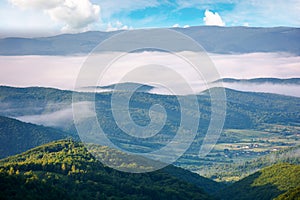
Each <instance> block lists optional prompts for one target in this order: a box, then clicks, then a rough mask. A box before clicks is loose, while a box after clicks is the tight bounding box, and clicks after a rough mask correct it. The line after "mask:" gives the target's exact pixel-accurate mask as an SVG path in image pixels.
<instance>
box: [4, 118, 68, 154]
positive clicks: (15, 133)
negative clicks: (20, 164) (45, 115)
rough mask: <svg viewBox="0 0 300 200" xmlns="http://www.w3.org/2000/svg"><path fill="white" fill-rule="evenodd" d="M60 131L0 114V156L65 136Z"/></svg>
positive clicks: (20, 151)
mask: <svg viewBox="0 0 300 200" xmlns="http://www.w3.org/2000/svg"><path fill="white" fill-rule="evenodd" d="M66 137H68V136H67V133H64V132H62V131H59V130H56V129H53V128H49V127H44V126H39V125H35V124H30V123H24V122H21V121H19V120H15V119H11V118H8V117H3V116H0V158H3V157H7V156H10V155H15V154H18V153H22V152H24V151H26V150H28V149H31V148H33V147H36V146H39V145H42V144H46V143H48V142H51V141H54V140H59V139H63V138H66Z"/></svg>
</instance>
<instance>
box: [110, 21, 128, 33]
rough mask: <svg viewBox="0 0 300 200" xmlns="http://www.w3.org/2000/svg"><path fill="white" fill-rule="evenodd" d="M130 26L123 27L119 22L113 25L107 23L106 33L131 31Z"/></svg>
mask: <svg viewBox="0 0 300 200" xmlns="http://www.w3.org/2000/svg"><path fill="white" fill-rule="evenodd" d="M132 29H133V27H132V26H130V27H129V26H127V25H124V24H123V23H122V22H120V21H116V22H115V23H112V22H109V23H108V24H107V27H106V31H117V30H132Z"/></svg>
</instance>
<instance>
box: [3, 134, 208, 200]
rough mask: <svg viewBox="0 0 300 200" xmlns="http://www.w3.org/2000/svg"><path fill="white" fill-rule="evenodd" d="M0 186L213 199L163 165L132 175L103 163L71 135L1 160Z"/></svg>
mask: <svg viewBox="0 0 300 200" xmlns="http://www.w3.org/2000/svg"><path fill="white" fill-rule="evenodd" d="M100 149H102V150H103V148H102V147H100ZM104 149H106V148H104ZM114 152H115V151H114ZM110 153H111V152H110V150H108V149H107V151H105V153H104V154H105V155H104V156H108V157H110V156H111V154H110ZM110 159H113V157H110ZM172 170H175V171H176V170H177V171H178V172H179V173H181V172H180V170H181V169H179V168H173V169H172ZM203 184H205V182H203ZM12 185H13V187H11V186H12ZM35 186H37V187H35ZM0 191H1V192H0V197H1V199H11V198H15V199H17V197H23V199H29V198H31V199H44V198H47V196H50V197H59V198H60V199H99V198H100V199H211V197H209V196H208V195H207V194H206V193H205V192H203V190H202V189H200V188H199V187H197V186H195V185H193V184H190V183H187V182H186V181H182V180H180V179H178V178H175V177H174V176H172V175H169V174H168V173H167V172H165V171H164V169H162V170H159V171H155V172H151V173H144V174H130V173H123V172H119V171H116V170H114V169H111V168H108V167H105V166H103V165H102V163H100V162H99V161H97V160H95V158H94V157H92V156H91V154H89V153H88V152H87V151H86V149H85V148H84V146H83V145H82V144H80V143H77V142H72V141H67V140H64V141H57V142H52V143H49V144H47V145H43V146H40V147H37V148H34V149H32V150H29V151H27V152H25V153H23V154H20V155H17V156H13V157H9V158H6V159H3V160H0ZM45 191H47V193H45ZM48 199H49V198H48Z"/></svg>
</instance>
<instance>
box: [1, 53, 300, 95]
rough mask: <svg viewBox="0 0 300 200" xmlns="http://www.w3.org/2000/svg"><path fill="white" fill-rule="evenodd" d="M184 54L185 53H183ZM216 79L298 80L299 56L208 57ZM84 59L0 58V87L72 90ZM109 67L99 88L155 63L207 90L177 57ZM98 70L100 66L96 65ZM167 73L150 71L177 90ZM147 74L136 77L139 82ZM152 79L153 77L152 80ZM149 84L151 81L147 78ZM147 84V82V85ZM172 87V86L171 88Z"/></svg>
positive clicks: (295, 91)
mask: <svg viewBox="0 0 300 200" xmlns="http://www.w3.org/2000/svg"><path fill="white" fill-rule="evenodd" d="M187 53H188V52H187ZM209 56H210V59H211V60H212V61H213V63H214V65H215V67H216V69H217V70H218V72H219V74H220V78H237V79H250V78H259V77H274V78H291V77H300V56H293V55H288V54H284V53H250V54H240V55H237V54H236V55H223V54H222V55H221V54H209ZM85 59H86V56H0V66H1V69H0V72H1V73H0V84H1V85H9V86H16V87H28V86H42V87H54V88H60V89H71V90H72V89H74V85H75V82H76V78H77V75H78V73H79V72H80V69H81V66H82V64H83V63H84V61H85ZM122 59H123V60H119V62H118V63H117V64H115V66H114V67H111V68H110V69H109V70H108V71H107V72H106V74H105V76H103V77H102V80H101V85H109V84H113V83H117V82H119V81H120V79H121V78H122V77H123V76H124V75H126V73H128V71H130V70H132V69H133V66H134V67H137V66H146V65H149V64H152V63H153V62H154V61H155V63H161V65H168V66H171V68H172V69H171V70H174V71H176V72H177V73H180V75H182V76H183V77H184V80H187V81H188V83H189V85H190V86H191V87H192V88H193V90H194V91H196V92H201V91H202V90H204V89H207V87H208V86H207V85H205V79H199V76H196V75H195V73H193V71H191V70H189V69H188V68H189V66H188V65H186V64H184V62H182V61H180V59H178V57H176V56H174V55H172V54H166V53H163V52H151V53H150V52H143V53H132V54H130V55H126V56H125V57H124V58H122ZM99 67H105V66H101V63H100V64H99ZM169 72H170V69H168V70H163V69H160V70H159V71H155V70H152V73H156V75H155V77H156V76H159V78H160V79H165V80H168V83H169V84H171V86H172V87H174V88H175V87H180V84H181V82H180V81H179V80H178V79H175V78H172V77H171V76H170V75H169ZM144 77H147V73H145V74H143V76H141V77H140V79H139V82H142V81H143V79H144ZM153 77H154V76H153ZM147 78H148V79H149V80H151V77H150V78H149V77H147ZM147 82H149V81H147ZM172 84H173V85H172ZM155 86H156V88H155V89H153V91H152V92H153V93H163V94H165V93H168V91H167V90H166V88H163V87H160V86H159V84H158V85H157V84H156V85H155ZM224 86H225V87H228V88H232V89H236V90H243V91H255V92H272V93H278V94H285V95H293V96H300V94H299V93H300V92H299V86H297V85H271V84H259V85H257V84H239V83H230V84H229V83H226V84H224Z"/></svg>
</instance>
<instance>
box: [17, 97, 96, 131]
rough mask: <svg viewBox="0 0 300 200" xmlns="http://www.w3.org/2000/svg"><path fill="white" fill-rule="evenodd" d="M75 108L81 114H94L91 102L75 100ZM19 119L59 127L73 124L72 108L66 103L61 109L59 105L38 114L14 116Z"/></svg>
mask: <svg viewBox="0 0 300 200" xmlns="http://www.w3.org/2000/svg"><path fill="white" fill-rule="evenodd" d="M74 106H76V107H77V108H79V109H80V111H81V114H82V115H84V116H86V117H90V116H94V115H95V113H94V111H93V109H92V108H93V104H92V102H88V101H83V102H77V103H76V105H74ZM14 118H16V119H18V120H20V121H23V122H28V123H33V124H38V125H44V126H50V127H60V128H68V127H70V126H71V125H72V124H73V108H72V105H66V106H65V108H63V109H61V107H57V111H54V112H46V113H44V114H40V115H23V116H16V117H14Z"/></svg>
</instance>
